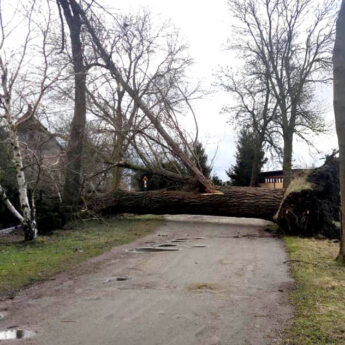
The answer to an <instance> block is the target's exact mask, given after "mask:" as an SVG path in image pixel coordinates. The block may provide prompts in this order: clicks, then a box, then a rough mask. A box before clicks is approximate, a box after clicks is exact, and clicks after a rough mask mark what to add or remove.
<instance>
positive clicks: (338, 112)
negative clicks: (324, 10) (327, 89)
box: [333, 0, 345, 262]
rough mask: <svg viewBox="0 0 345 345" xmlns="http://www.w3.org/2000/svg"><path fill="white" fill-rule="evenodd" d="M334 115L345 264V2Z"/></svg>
mask: <svg viewBox="0 0 345 345" xmlns="http://www.w3.org/2000/svg"><path fill="white" fill-rule="evenodd" d="M333 64H334V114H335V123H336V127H337V134H338V142H339V172H340V197H341V207H340V212H341V243H340V251H339V255H338V260H339V261H342V262H345V97H344V95H345V0H343V1H342V4H341V10H340V12H339V17H338V21H337V29H336V39H335V47H334V55H333Z"/></svg>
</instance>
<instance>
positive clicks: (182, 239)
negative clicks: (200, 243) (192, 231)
mask: <svg viewBox="0 0 345 345" xmlns="http://www.w3.org/2000/svg"><path fill="white" fill-rule="evenodd" d="M187 240H188V239H187V238H176V240H172V241H171V242H173V243H180V242H186V241H187Z"/></svg>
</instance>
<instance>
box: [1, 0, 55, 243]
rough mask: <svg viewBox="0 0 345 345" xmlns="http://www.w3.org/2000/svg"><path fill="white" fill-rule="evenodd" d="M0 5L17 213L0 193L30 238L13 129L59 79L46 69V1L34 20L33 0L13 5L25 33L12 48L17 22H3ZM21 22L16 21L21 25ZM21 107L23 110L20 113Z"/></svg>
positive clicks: (31, 207) (30, 203)
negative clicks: (23, 4)
mask: <svg viewBox="0 0 345 345" xmlns="http://www.w3.org/2000/svg"><path fill="white" fill-rule="evenodd" d="M1 5H2V4H1V1H0V13H1V14H0V74H1V85H0V87H1V91H0V110H1V113H0V120H2V121H4V123H5V128H6V130H7V132H8V141H9V144H10V148H11V151H12V161H13V165H14V167H15V169H16V180H17V184H18V193H19V202H20V207H21V212H19V211H18V210H15V208H14V206H13V204H12V203H11V202H10V201H9V200H8V198H7V196H6V193H5V190H4V189H3V188H0V194H1V197H2V199H3V200H4V202H5V204H6V205H7V207H8V208H9V210H10V211H11V212H12V213H13V214H14V215H15V216H16V217H17V218H18V220H19V221H20V222H21V223H22V226H23V229H24V234H25V239H26V240H33V239H35V238H36V237H37V225H36V209H35V193H34V191H33V192H32V193H31V194H32V197H31V200H29V193H28V189H29V186H28V180H27V177H26V173H25V167H24V163H23V155H22V143H21V142H20V141H19V138H18V132H17V130H18V126H19V125H20V124H21V123H22V121H24V120H26V119H28V118H32V117H34V116H36V115H37V112H38V110H39V106H40V104H41V101H42V98H43V96H44V94H45V93H46V92H47V91H48V90H49V89H50V87H51V86H52V85H53V84H54V83H55V82H56V81H57V80H58V78H59V73H57V74H56V70H55V69H54V68H50V60H51V57H52V55H53V54H55V50H54V49H53V48H52V47H51V46H50V45H49V44H48V40H49V36H50V34H51V30H52V28H51V11H50V7H49V4H47V7H45V11H46V12H45V16H44V17H41V18H40V20H38V18H35V20H34V17H35V15H36V14H37V13H36V12H34V11H35V10H36V8H35V5H36V1H30V2H27V3H26V4H25V6H23V7H22V8H21V7H17V9H18V8H21V12H17V13H16V15H17V16H13V17H12V18H16V20H18V18H20V19H21V20H23V22H24V23H26V34H25V36H24V40H23V43H22V45H20V44H18V45H17V46H15V47H13V42H12V41H11V40H10V38H11V35H15V34H18V33H17V31H16V29H17V28H18V23H13V22H11V21H10V22H5V21H4V18H3V16H2V13H3V12H2V6H1ZM9 17H11V16H9ZM23 22H21V23H20V24H21V26H22V25H23ZM34 37H35V39H34ZM37 37H40V38H41V39H42V42H41V44H37ZM37 47H38V48H37ZM32 55H35V56H36V58H37V60H36V61H33V60H32V58H31V56H32ZM25 109H27V111H26V112H25V113H24V111H25Z"/></svg>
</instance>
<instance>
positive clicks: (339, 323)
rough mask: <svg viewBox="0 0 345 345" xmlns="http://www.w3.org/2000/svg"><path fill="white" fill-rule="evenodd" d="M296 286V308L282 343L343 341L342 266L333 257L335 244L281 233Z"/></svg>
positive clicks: (305, 344) (344, 286)
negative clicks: (285, 235) (283, 236)
mask: <svg viewBox="0 0 345 345" xmlns="http://www.w3.org/2000/svg"><path fill="white" fill-rule="evenodd" d="M285 242H286V245H287V248H288V251H289V253H290V260H291V273H292V276H293V277H294V279H295V280H296V290H295V291H293V292H292V293H291V295H290V298H291V302H292V303H293V305H294V306H295V308H296V315H295V318H294V320H293V321H292V325H291V328H290V329H289V330H288V331H287V333H286V334H285V337H284V340H283V344H284V345H333V344H334V345H341V344H345V266H344V265H343V264H340V263H338V262H336V261H335V258H336V256H337V254H338V250H339V244H338V243H334V242H333V241H330V240H315V239H305V238H298V237H285Z"/></svg>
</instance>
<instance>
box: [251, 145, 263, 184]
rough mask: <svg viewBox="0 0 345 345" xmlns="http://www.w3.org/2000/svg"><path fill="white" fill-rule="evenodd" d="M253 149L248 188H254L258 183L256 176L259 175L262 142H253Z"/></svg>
mask: <svg viewBox="0 0 345 345" xmlns="http://www.w3.org/2000/svg"><path fill="white" fill-rule="evenodd" d="M254 143H255V147H254V157H253V164H252V174H251V177H250V187H256V185H257V183H258V175H259V173H260V171H259V170H260V153H261V149H262V140H260V139H259V140H255V141H254Z"/></svg>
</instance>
